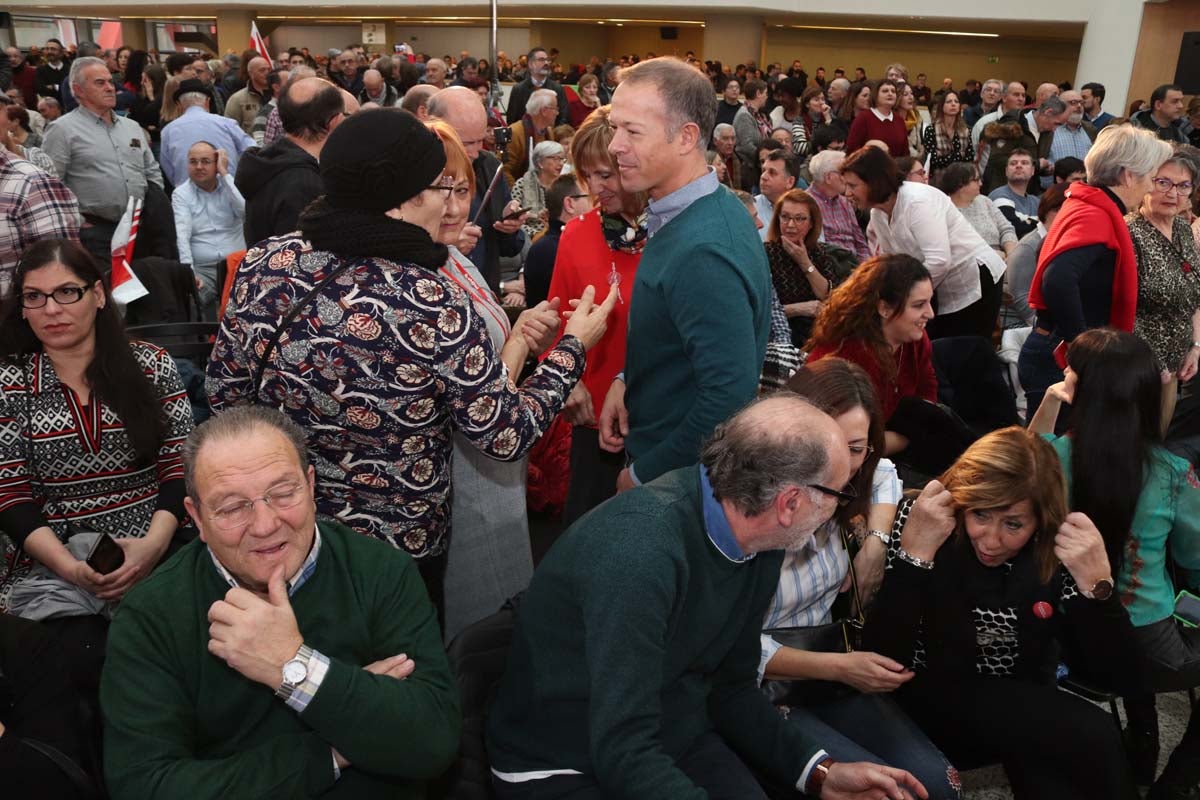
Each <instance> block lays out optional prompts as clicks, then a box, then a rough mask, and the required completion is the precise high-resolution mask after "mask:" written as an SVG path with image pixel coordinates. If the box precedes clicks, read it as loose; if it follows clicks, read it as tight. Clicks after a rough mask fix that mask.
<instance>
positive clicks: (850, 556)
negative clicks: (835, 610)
mask: <svg viewBox="0 0 1200 800" xmlns="http://www.w3.org/2000/svg"><path fill="white" fill-rule="evenodd" d="M838 528H839V529H840V530H841V534H842V547H843V548H845V550H846V558H847V563H848V564H849V565H850V591H852V592H853V593H854V608H853V611H852V613H851V614H850V616H849V617H847V618H846V622H848V623H850V624H851V625H854V626H857V627H859V628H861V627H862V626H863V625H865V624H866V622H867V618H866V615H865V614H864V613H863V604H862V598H861V597H860V596H859V593H858V573H857V572H855V571H854V553H852V552H850V538H849V536H847V534H846V530H845V528H842V526H840V525H839V526H838Z"/></svg>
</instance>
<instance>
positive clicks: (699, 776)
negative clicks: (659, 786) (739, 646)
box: [492, 731, 767, 800]
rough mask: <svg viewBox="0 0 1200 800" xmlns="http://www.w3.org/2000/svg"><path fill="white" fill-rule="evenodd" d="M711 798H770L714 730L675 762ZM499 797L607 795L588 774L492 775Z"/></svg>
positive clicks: (585, 798) (596, 798)
mask: <svg viewBox="0 0 1200 800" xmlns="http://www.w3.org/2000/svg"><path fill="white" fill-rule="evenodd" d="M675 766H677V767H678V768H679V769H680V770H681V771H682V772H683V773H684V774H686V775H687V776H688V777H689V778H691V779H692V782H693V783H695V784H696V785H697V786H699V787H700V788H701V789H704V790H705V791H706V792H707V793H708V796H709V797H710V798H712V800H767V795H766V793H765V792H764V791H763V790H762V787H761V786H759V784H758V781H757V780H756V779H755V777H754V775H753V774H752V773H751V772H750V770H749V768H748V767H747V766H746V765H745V764H744V763H742V760H741V759H740V758H738V756H737V754H735V753H734V752H733V751H732V750H730V749H729V746H728V745H726V744H725V741H724V740H723V739H722V738H721V737H720V736H718V735H717V734H715V733H713V732H711V731H710V732H709V733H706V734H704V735H703V736H701V737H700V738H699V739H697V740H696V742H695V743H694V744H693V745H692V747H691V749H689V750H688V751H687V752H686V753H684V754H683V755H682V756H680V757H679V759H678V760H677V761H676V762H675ZM492 786H493V787H494V788H495V790H496V797H498V798H500V800H551V798H554V799H555V800H558V799H559V798H561V799H562V800H602V799H603V798H605V797H607V795H606V794H605V792H604V790H603V789H602V788H601V787H600V786H599V785H597V783H596V780H595V778H593V777H591V776H589V775H555V776H552V777H549V778H542V779H541V780H533V781H525V782H524V783H507V782H505V781H502V780H500V779H499V778H495V777H493V779H492Z"/></svg>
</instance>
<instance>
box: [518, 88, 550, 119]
mask: <svg viewBox="0 0 1200 800" xmlns="http://www.w3.org/2000/svg"><path fill="white" fill-rule="evenodd" d="M556 100H558V95H556V94H555V93H554V90H553V89H536V90H534V92H533V94H531V95H529V102H527V103H526V104H525V113H526V114H528V115H529V116H531V117H532V116H533V115H534V114H536V113H538V112H539V111H541V110H542V109H544V108H545V107H546V106H548V105H550V104H551V103H552V102H554V101H556Z"/></svg>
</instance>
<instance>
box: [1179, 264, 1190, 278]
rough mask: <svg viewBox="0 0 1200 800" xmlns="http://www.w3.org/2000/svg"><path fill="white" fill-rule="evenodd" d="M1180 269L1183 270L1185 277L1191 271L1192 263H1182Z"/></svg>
mask: <svg viewBox="0 0 1200 800" xmlns="http://www.w3.org/2000/svg"><path fill="white" fill-rule="evenodd" d="M1180 269H1182V270H1183V274H1184V275H1187V274H1188V273H1189V272H1191V271H1192V262H1190V261H1185V262H1183V265H1182V266H1181V267H1180Z"/></svg>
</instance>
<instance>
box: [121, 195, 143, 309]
mask: <svg viewBox="0 0 1200 800" xmlns="http://www.w3.org/2000/svg"><path fill="white" fill-rule="evenodd" d="M141 219H142V201H141V200H138V199H136V198H133V197H131V198H129V205H127V206H126V207H125V214H124V215H123V216H122V217H121V221H120V222H119V223H117V229H116V230H115V231H114V232H113V237H112V294H113V299H115V300H116V301H117V302H118V303H122V304H124V305H129V304H130V303H132V302H133V301H134V300H137V299H139V298H142V297H145V296H146V295H148V294H150V292H149V290H147V289H146V287H145V286H143V285H142V282H141V281H140V280H138V277H137V275H134V274H133V270H132V269H130V267H129V262H130V261H132V260H133V245H134V242H135V241H136V240H137V232H138V224H139V223H140V222H141Z"/></svg>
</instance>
